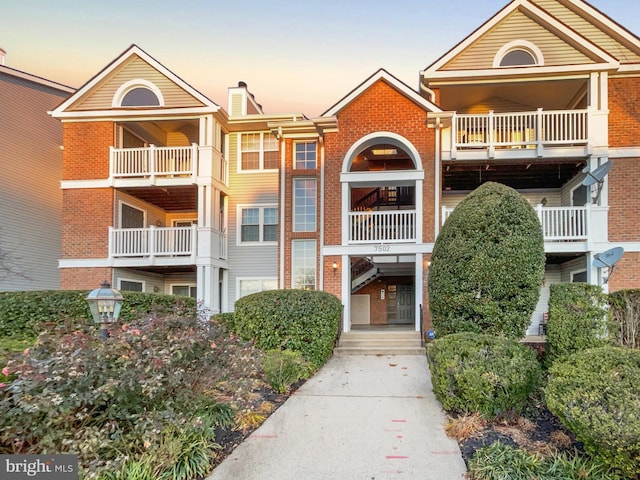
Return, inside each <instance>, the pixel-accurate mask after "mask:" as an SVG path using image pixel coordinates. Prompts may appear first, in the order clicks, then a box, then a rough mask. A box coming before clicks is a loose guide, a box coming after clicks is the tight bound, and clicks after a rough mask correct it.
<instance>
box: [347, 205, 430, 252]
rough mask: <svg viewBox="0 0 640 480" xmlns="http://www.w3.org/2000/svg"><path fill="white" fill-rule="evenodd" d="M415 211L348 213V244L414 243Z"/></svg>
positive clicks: (415, 239) (415, 238)
mask: <svg viewBox="0 0 640 480" xmlns="http://www.w3.org/2000/svg"><path fill="white" fill-rule="evenodd" d="M416 241H417V237H416V211H415V210H395V211H373V212H349V243H351V244H363V243H384V242H386V243H409V242H416Z"/></svg>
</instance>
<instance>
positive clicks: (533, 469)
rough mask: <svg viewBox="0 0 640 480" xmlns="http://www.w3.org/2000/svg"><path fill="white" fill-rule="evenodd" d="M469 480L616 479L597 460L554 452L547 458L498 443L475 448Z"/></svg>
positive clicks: (613, 474)
mask: <svg viewBox="0 0 640 480" xmlns="http://www.w3.org/2000/svg"><path fill="white" fill-rule="evenodd" d="M469 473H470V474H471V478H472V479H473V480H506V479H508V480H532V479H537V480H569V479H580V478H582V479H585V480H619V479H620V477H619V476H618V475H616V474H615V473H613V472H611V471H610V469H609V468H607V467H606V466H604V465H602V464H601V463H600V462H597V461H594V460H590V459H588V458H585V457H580V456H578V455H577V454H576V455H575V456H569V455H567V454H566V453H556V454H554V455H551V456H549V457H541V456H539V455H535V454H531V453H528V452H526V451H524V450H522V449H519V448H515V447H512V446H509V445H504V444H503V443H501V442H495V443H493V444H491V445H489V446H486V447H483V448H481V449H479V450H477V451H476V453H475V455H474V456H473V457H472V458H471V459H470V460H469Z"/></svg>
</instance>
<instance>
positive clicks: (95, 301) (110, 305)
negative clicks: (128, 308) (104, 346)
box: [86, 280, 123, 340]
mask: <svg viewBox="0 0 640 480" xmlns="http://www.w3.org/2000/svg"><path fill="white" fill-rule="evenodd" d="M86 300H87V303H88V304H89V309H90V310H91V315H92V316H93V321H94V322H96V324H100V325H101V328H100V334H101V337H102V339H103V340H106V339H107V338H109V330H108V326H109V324H110V323H114V322H117V321H118V317H120V309H121V308H122V300H123V297H122V294H121V293H120V292H119V291H118V290H116V289H115V288H111V284H110V283H109V282H107V281H106V280H105V281H104V282H102V284H101V285H100V288H96V289H95V290H92V291H91V292H89V295H87V298H86Z"/></svg>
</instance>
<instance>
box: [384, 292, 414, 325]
mask: <svg viewBox="0 0 640 480" xmlns="http://www.w3.org/2000/svg"><path fill="white" fill-rule="evenodd" d="M414 303H415V302H414V297H413V285H397V286H396V312H395V313H396V314H395V315H393V316H392V315H390V316H389V323H390V324H413V322H414V318H415V317H414V315H415V307H414Z"/></svg>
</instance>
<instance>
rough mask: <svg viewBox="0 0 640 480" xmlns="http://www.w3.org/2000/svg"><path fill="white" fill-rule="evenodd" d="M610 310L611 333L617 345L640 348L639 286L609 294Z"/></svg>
mask: <svg viewBox="0 0 640 480" xmlns="http://www.w3.org/2000/svg"><path fill="white" fill-rule="evenodd" d="M609 305H610V306H611V310H612V317H613V322H612V323H613V326H612V330H613V331H612V334H613V335H614V336H615V338H616V341H617V342H618V344H619V345H621V346H624V347H629V348H640V288H635V289H628V290H618V291H617V292H613V293H610V294H609Z"/></svg>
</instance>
